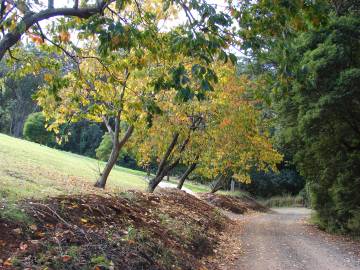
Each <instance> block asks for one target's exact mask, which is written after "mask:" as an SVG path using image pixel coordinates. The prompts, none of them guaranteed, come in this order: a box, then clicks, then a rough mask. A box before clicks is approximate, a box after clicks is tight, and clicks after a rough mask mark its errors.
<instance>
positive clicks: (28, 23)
mask: <svg viewBox="0 0 360 270" xmlns="http://www.w3.org/2000/svg"><path fill="white" fill-rule="evenodd" d="M113 1H114V0H109V1H105V0H104V1H101V2H100V3H99V4H98V5H97V6H96V7H88V8H50V9H45V10H42V11H40V12H37V13H34V12H28V13H26V14H25V16H24V17H23V18H22V20H21V21H20V22H19V23H18V24H17V26H16V27H15V29H14V30H13V31H11V32H9V33H7V34H6V35H5V36H4V37H3V38H2V39H1V41H0V60H1V59H2V58H3V57H4V55H5V53H6V51H7V50H8V49H10V48H11V47H12V46H14V45H15V44H16V43H17V42H18V41H19V40H20V39H21V36H22V35H23V34H24V33H25V32H26V31H27V30H28V29H29V28H30V27H32V26H33V25H35V24H36V23H38V22H40V21H43V20H46V19H49V18H53V17H58V16H64V17H78V18H84V19H86V18H89V17H91V16H93V15H96V14H100V13H102V12H103V10H104V8H105V7H106V6H108V5H109V4H110V3H111V2H113Z"/></svg>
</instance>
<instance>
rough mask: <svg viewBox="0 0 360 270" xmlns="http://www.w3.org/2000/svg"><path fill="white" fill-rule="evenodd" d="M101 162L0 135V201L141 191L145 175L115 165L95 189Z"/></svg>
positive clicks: (101, 165)
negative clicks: (105, 182)
mask: <svg viewBox="0 0 360 270" xmlns="http://www.w3.org/2000/svg"><path fill="white" fill-rule="evenodd" d="M103 166H104V163H103V162H98V161H97V160H95V159H91V158H88V157H84V156H80V155H76V154H72V153H68V152H64V151H59V150H56V149H52V148H49V147H46V146H41V145H39V144H36V143H33V142H29V141H25V140H20V139H16V138H13V137H10V136H7V135H4V134H0V198H1V199H4V198H5V199H7V200H9V201H15V200H18V199H23V198H33V197H36V198H39V197H44V196H48V195H51V196H54V195H59V194H71V193H90V192H91V193H94V192H107V191H109V190H111V191H124V190H127V189H140V190H143V189H144V188H145V186H146V182H145V181H144V180H143V179H144V175H145V173H144V172H141V171H136V170H131V169H126V168H122V167H119V166H116V167H115V168H114V169H113V170H112V172H111V174H110V177H109V179H108V185H107V188H106V190H105V191H101V190H99V189H95V188H93V187H92V185H93V184H94V183H95V181H96V179H97V176H98V174H99V173H98V171H99V167H100V168H102V167H103Z"/></svg>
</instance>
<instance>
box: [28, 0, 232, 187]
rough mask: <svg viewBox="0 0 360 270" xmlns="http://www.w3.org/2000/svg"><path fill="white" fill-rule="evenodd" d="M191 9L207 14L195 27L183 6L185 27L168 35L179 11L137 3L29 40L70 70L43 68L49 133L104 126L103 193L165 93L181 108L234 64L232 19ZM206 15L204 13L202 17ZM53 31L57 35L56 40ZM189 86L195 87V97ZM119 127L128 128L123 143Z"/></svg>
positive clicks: (38, 33)
mask: <svg viewBox="0 0 360 270" xmlns="http://www.w3.org/2000/svg"><path fill="white" fill-rule="evenodd" d="M114 5H115V4H114ZM192 6H193V7H192V8H196V9H197V11H198V13H199V12H202V13H204V14H203V16H202V19H201V21H200V22H197V21H196V22H194V21H193V20H194V17H193V16H192V15H191V13H190V7H187V6H186V5H184V4H182V5H181V8H183V9H185V10H186V13H187V14H188V16H189V17H188V20H189V22H188V23H186V24H184V25H180V26H176V27H174V28H173V29H166V31H164V29H162V28H161V27H160V25H162V24H164V23H165V22H166V20H168V19H169V18H170V19H171V18H173V17H174V15H176V13H177V11H176V7H173V8H170V7H169V6H163V2H160V1H159V2H156V1H144V2H142V3H141V4H140V3H138V2H136V1H134V2H133V3H128V4H127V5H126V7H122V9H121V12H118V13H114V11H113V9H112V8H113V6H112V5H110V6H108V9H109V10H106V11H104V12H103V14H102V16H101V17H100V18H98V17H94V18H92V20H91V21H86V22H82V21H77V20H76V19H69V20H67V21H65V22H64V23H63V24H61V25H60V26H58V27H57V28H56V27H55V28H54V27H53V28H51V29H50V30H49V31H48V32H46V31H44V29H42V28H41V27H40V26H38V27H37V28H36V29H34V32H33V33H32V35H35V36H39V37H41V39H42V40H43V41H44V43H43V44H41V48H42V49H44V50H47V51H48V52H49V53H50V54H55V55H58V54H63V55H65V56H67V57H69V58H70V59H71V60H72V63H73V64H72V65H69V66H66V67H64V66H62V67H61V66H60V67H59V66H58V65H55V68H54V67H53V65H52V63H53V62H52V61H53V59H50V60H49V59H48V60H46V61H45V62H44V63H42V65H43V66H45V67H46V68H47V69H48V70H49V72H48V73H46V74H45V75H44V77H45V80H46V81H47V82H48V86H47V87H44V88H43V89H42V90H41V91H40V92H39V94H38V96H37V99H38V102H39V104H40V105H41V106H42V107H43V108H44V110H45V112H46V114H47V116H48V120H49V121H51V120H54V122H53V123H52V124H51V125H50V126H49V128H50V129H54V130H55V131H56V129H57V128H58V125H60V124H63V123H65V122H69V121H71V122H74V121H78V120H80V119H88V120H92V121H96V122H100V121H103V122H104V124H105V125H106V127H107V128H108V131H109V134H110V135H111V136H112V138H113V150H112V154H111V155H110V158H109V161H108V163H107V165H106V167H105V169H104V171H103V172H102V173H101V175H100V178H99V180H98V181H97V183H96V186H97V187H105V184H106V179H107V177H108V175H109V173H110V171H111V168H112V167H113V166H114V164H115V162H116V160H117V157H118V155H119V152H120V150H121V147H122V146H123V145H124V144H125V143H126V141H127V140H128V138H129V137H130V136H131V134H132V132H133V129H134V126H133V125H135V126H136V122H138V121H139V122H140V123H142V122H144V121H142V119H146V121H145V122H149V121H151V117H152V115H153V114H156V113H157V112H158V111H159V107H158V105H157V102H158V100H157V99H156V98H155V97H156V96H157V95H158V93H162V94H164V96H166V92H171V93H175V96H176V97H177V98H178V100H181V99H182V98H183V97H184V96H186V95H200V94H201V93H202V92H203V91H207V90H209V89H211V87H212V86H211V84H212V83H214V82H215V81H216V74H215V73H214V72H213V71H212V69H211V63H212V62H213V61H214V59H217V58H221V59H227V58H230V59H231V60H232V61H234V56H233V55H231V54H227V53H225V51H224V50H225V49H226V48H227V46H228V45H229V42H230V40H229V39H228V37H225V36H222V35H223V34H224V33H222V30H221V28H223V27H226V26H228V25H229V24H230V22H229V21H228V19H229V17H228V16H227V15H226V14H220V15H218V16H217V17H216V16H215V15H216V10H215V9H214V8H212V7H211V6H208V5H206V4H202V5H192ZM204 7H205V8H207V9H206V10H202V8H204ZM114 8H116V5H115V6H114ZM209 14H210V15H211V14H212V15H211V16H215V17H211V16H210V17H209ZM210 18H213V19H211V20H210ZM203 24H206V25H207V27H208V29H206V34H204V33H201V32H194V30H195V29H197V28H198V27H200V25H203ZM56 29H57V30H59V29H62V30H61V32H60V34H59V35H58V36H57V37H55V36H54V33H56V32H57V31H55V30H56ZM70 29H73V31H75V32H76V34H77V38H78V41H79V42H81V43H82V44H81V45H78V46H77V45H76V44H75V43H74V42H73V41H72V40H71V38H70V37H69V36H70V32H69V31H70ZM54 40H55V41H54ZM30 59H31V58H30ZM43 68H44V67H43ZM67 70H70V71H67ZM192 84H196V85H197V86H198V87H197V88H196V89H193V88H191V87H190V85H192ZM200 90H201V91H200ZM196 91H197V92H196ZM121 121H125V122H127V123H128V124H129V128H128V129H127V131H126V132H125V134H124V136H123V137H122V139H120V137H119V136H120V122H121ZM176 137H178V136H176Z"/></svg>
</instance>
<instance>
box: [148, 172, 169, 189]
mask: <svg viewBox="0 0 360 270" xmlns="http://www.w3.org/2000/svg"><path fill="white" fill-rule="evenodd" d="M164 176H165V174H160V175H157V176H155V177H154V178H153V179H151V180H150V181H149V184H148V187H147V192H150V193H152V192H154V190H155V188H156V187H157V186H158V185H159V183H160V182H161V181H162V179H163V178H164Z"/></svg>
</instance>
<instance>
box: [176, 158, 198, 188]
mask: <svg viewBox="0 0 360 270" xmlns="http://www.w3.org/2000/svg"><path fill="white" fill-rule="evenodd" d="M196 165H197V163H192V164H191V165H190V166H189V167H188V168H187V169H186V171H185V172H184V174H183V175H182V176H181V178H180V180H179V183H178V186H177V188H178V189H182V186H183V185H184V182H185V180H186V178H187V177H188V176H189V174H190V173H191V172H192V171H193V170H195V168H196Z"/></svg>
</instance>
